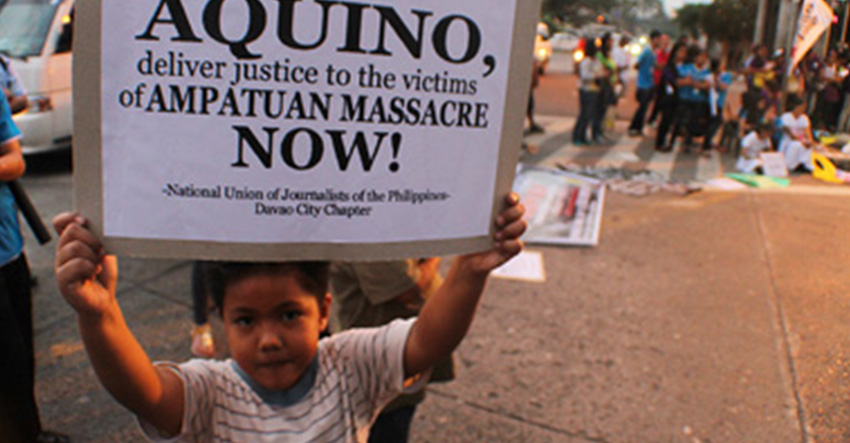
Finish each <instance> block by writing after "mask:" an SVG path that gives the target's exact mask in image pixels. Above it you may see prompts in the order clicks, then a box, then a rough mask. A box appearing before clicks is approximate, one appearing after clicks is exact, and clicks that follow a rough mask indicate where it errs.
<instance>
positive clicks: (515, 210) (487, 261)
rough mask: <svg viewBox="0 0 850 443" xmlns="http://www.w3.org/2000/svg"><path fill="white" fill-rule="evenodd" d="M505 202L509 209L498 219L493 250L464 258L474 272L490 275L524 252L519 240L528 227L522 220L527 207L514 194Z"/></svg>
mask: <svg viewBox="0 0 850 443" xmlns="http://www.w3.org/2000/svg"><path fill="white" fill-rule="evenodd" d="M505 202H506V204H507V207H506V208H505V209H504V210H503V211H502V213H501V214H499V216H498V217H496V227H497V228H498V231H496V234H495V235H494V236H493V240H494V242H495V243H494V244H493V249H491V250H489V251H486V252H482V253H479V254H470V255H467V256H464V257H463V259H464V260H465V261H466V263H467V265H468V266H469V267H470V269H471V270H472V271H475V272H482V273H489V272H490V271H492V270H494V269H496V268H498V267H499V266H502V265H503V264H505V263H507V262H508V260H510V259H512V258H514V256H516V255H517V254H519V253H520V251H522V241H521V240H520V239H519V238H520V237H522V234H524V233H525V229H526V228H527V227H528V225H527V224H526V222H525V220H523V219H522V216H523V215H525V207H524V206H523V205H521V204H520V203H519V196H518V195H516V194H513V193H512V194H510V195H508V197H507V198H506V199H505Z"/></svg>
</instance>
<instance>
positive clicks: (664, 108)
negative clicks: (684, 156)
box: [655, 43, 688, 152]
mask: <svg viewBox="0 0 850 443" xmlns="http://www.w3.org/2000/svg"><path fill="white" fill-rule="evenodd" d="M687 51H688V48H687V46H685V44H684V43H676V45H674V46H673V50H672V51H670V61H669V62H668V63H667V65H666V66H664V71H663V72H662V73H661V83H660V84H659V85H658V94H659V99H658V106H660V107H659V110H660V112H661V123H659V124H658V134H657V135H656V139H655V149H656V150H658V151H662V152H669V151H671V150H672V149H673V141H674V140H675V139H676V137H675V133H674V134H673V137H671V138H672V139H671V140H670V141H669V143H668V140H667V136H668V134H669V132H670V127H672V126H673V124H674V123H675V122H676V108H677V107H678V106H679V86H680V84H681V83H683V80H684V79H681V78H680V77H679V67H680V66H681V65H682V64H683V63H684V62H685V58H686V56H687Z"/></svg>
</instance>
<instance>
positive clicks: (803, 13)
mask: <svg viewBox="0 0 850 443" xmlns="http://www.w3.org/2000/svg"><path fill="white" fill-rule="evenodd" d="M833 17H834V13H833V11H832V8H830V7H829V5H828V4H826V2H825V1H824V0H804V1H803V6H802V8H801V9H800V17H799V18H798V20H797V33H796V35H794V46H793V48H794V58H793V60H792V61H791V66H790V67H789V69H793V68H794V66H797V63H800V60H802V59H803V57H804V56H805V55H806V53H807V52H809V49H812V46H814V45H815V43H816V42H817V41H818V39H819V38H820V36H821V34H823V33H824V31H826V30H827V29H828V28H829V27H830V26H831V25H832V19H833ZM789 72H790V71H789Z"/></svg>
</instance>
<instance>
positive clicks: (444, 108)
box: [75, 0, 536, 257]
mask: <svg viewBox="0 0 850 443" xmlns="http://www.w3.org/2000/svg"><path fill="white" fill-rule="evenodd" d="M86 3H87V4H88V6H87V7H86V6H83V5H80V6H83V7H81V8H80V9H83V10H84V11H83V12H84V14H85V15H86V17H88V20H89V21H90V23H95V22H99V26H98V29H99V30H100V45H101V46H100V50H99V52H94V51H92V52H90V53H85V52H84V53H83V56H85V55H88V56H89V58H92V57H97V58H98V60H97V61H99V72H98V73H97V74H98V77H99V78H100V79H101V84H100V86H99V88H97V90H96V91H91V90H90V89H93V88H88V89H84V90H83V92H82V94H80V95H83V96H84V97H83V98H82V100H83V101H85V102H87V103H91V102H92V101H95V102H96V105H97V106H99V109H100V120H99V121H97V122H94V123H93V122H92V121H91V120H89V119H88V118H86V117H81V120H80V121H82V123H80V121H78V124H79V126H80V127H82V126H86V127H89V126H92V125H96V127H97V130H98V134H97V136H98V137H99V138H100V139H99V145H100V147H99V154H100V158H99V161H100V165H99V166H100V168H101V171H102V172H101V175H100V177H99V178H100V179H101V180H102V183H100V185H102V191H101V192H100V196H102V206H101V207H99V208H97V207H94V206H93V209H99V210H101V211H102V231H103V234H104V236H105V237H106V238H107V240H109V239H122V240H128V241H134V240H144V241H155V242H156V241H162V242H172V241H180V242H190V243H192V244H197V243H205V244H208V245H209V244H213V245H214V244H234V245H240V244H241V245H252V244H253V245H257V244H263V245H267V244H280V245H316V244H321V245H348V244H361V245H362V244H396V245H398V244H404V243H411V242H427V241H451V240H456V239H457V240H460V239H479V240H481V239H486V238H487V236H488V235H489V233H490V231H491V226H492V223H491V220H492V216H493V212H494V209H496V208H497V207H498V205H497V204H496V202H497V201H499V199H500V198H501V196H497V195H495V194H496V192H497V190H499V188H503V189H504V190H505V191H506V190H507V189H509V186H510V185H509V182H510V179H511V178H510V177H508V179H507V180H505V178H504V177H500V175H502V176H504V175H505V174H504V173H502V171H510V170H511V169H512V168H511V167H510V165H507V167H506V165H505V161H506V159H511V156H510V155H506V152H508V147H509V146H511V145H513V144H515V145H516V146H515V147H514V148H516V147H518V146H519V143H518V141H519V137H520V136H519V132H520V130H521V129H520V128H521V125H522V122H521V119H520V114H521V113H520V112H519V111H514V112H511V111H510V109H512V107H510V106H509V104H513V105H514V107H515V106H517V104H518V103H519V102H523V103H524V99H525V98H526V97H527V93H528V88H527V87H519V86H518V85H515V84H514V83H515V82H516V80H520V81H523V80H525V79H527V78H528V77H529V75H530V73H528V72H525V71H530V68H529V67H530V66H531V62H530V61H531V50H530V48H531V40H532V37H533V27H531V26H528V24H530V23H533V22H534V21H536V19H535V18H534V17H533V16H532V15H531V14H532V12H531V11H532V9H533V6H534V5H529V3H536V2H519V1H518V0H513V1H506V2H500V3H499V6H498V7H493V5H492V2H491V1H489V0H468V1H465V2H457V1H450V0H437V1H434V0H429V1H425V0H397V1H394V2H392V3H389V4H368V3H360V2H358V3H354V2H320V1H316V0H306V1H296V0H288V1H286V0H279V1H272V0H240V1H230V2H225V1H223V0H207V1H192V2H190V1H187V0H135V1H132V2H127V1H123V0H100V1H99V2H91V3H89V2H86ZM98 3H99V5H98V6H97V8H101V11H102V13H101V14H100V15H99V16H97V17H95V15H96V13H95V12H94V9H95V6H94V5H95V4H98ZM535 13H536V12H535ZM518 17H520V18H518ZM526 26H528V27H529V29H528V30H525V29H524V28H525V27H526ZM520 27H521V28H523V29H522V30H520V29H519V28H520ZM525 34H528V35H527V36H526V35H525ZM525 46H528V49H527V50H520V49H519V48H525ZM78 62H79V60H78ZM512 63H513V64H520V65H525V64H527V66H519V67H518V66H512ZM85 69H87V68H82V67H81V68H80V69H79V70H78V71H77V72H75V77H78V76H79V75H80V73H81V72H85ZM75 80H76V81H78V82H82V80H80V79H78V78H75ZM511 80H514V82H513V83H512V82H511ZM78 84H80V83H78ZM75 98H76V97H75ZM78 109H79V108H78ZM514 132H515V133H514ZM77 158H80V157H77ZM509 174H510V173H509ZM90 191H91V190H90ZM95 192H97V189H95ZM78 195H80V194H78ZM78 203H79V202H78ZM96 219H97V218H96ZM479 243H480V244H481V245H483V244H484V243H483V242H480V241H479ZM127 249H128V252H130V253H132V252H133V251H134V250H135V249H138V248H134V247H128V248H127ZM142 249H144V248H142ZM190 249H191V248H190ZM219 251H226V250H225V249H219ZM215 255H220V254H219V253H218V252H216V253H215ZM284 255H287V256H291V255H292V254H289V253H288V254H284ZM308 255H309V254H308ZM319 255H327V254H324V253H323V254H319ZM377 255H381V254H377ZM334 256H335V257H338V256H337V255H336V254H334ZM372 256H376V255H375V254H372Z"/></svg>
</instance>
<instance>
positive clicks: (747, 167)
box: [736, 123, 773, 174]
mask: <svg viewBox="0 0 850 443" xmlns="http://www.w3.org/2000/svg"><path fill="white" fill-rule="evenodd" d="M771 134H773V126H771V125H770V124H769V123H762V124H760V125H758V127H756V129H755V130H753V131H752V132H750V133H749V134H747V136H746V137H744V139H743V140H741V156H740V157H738V164H737V166H736V168H737V169H738V170H739V171H741V172H745V173H748V174H753V173H760V171H759V170H760V169H761V166H762V161H761V153H762V152H765V151H771V150H772V146H771V144H770V136H771Z"/></svg>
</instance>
